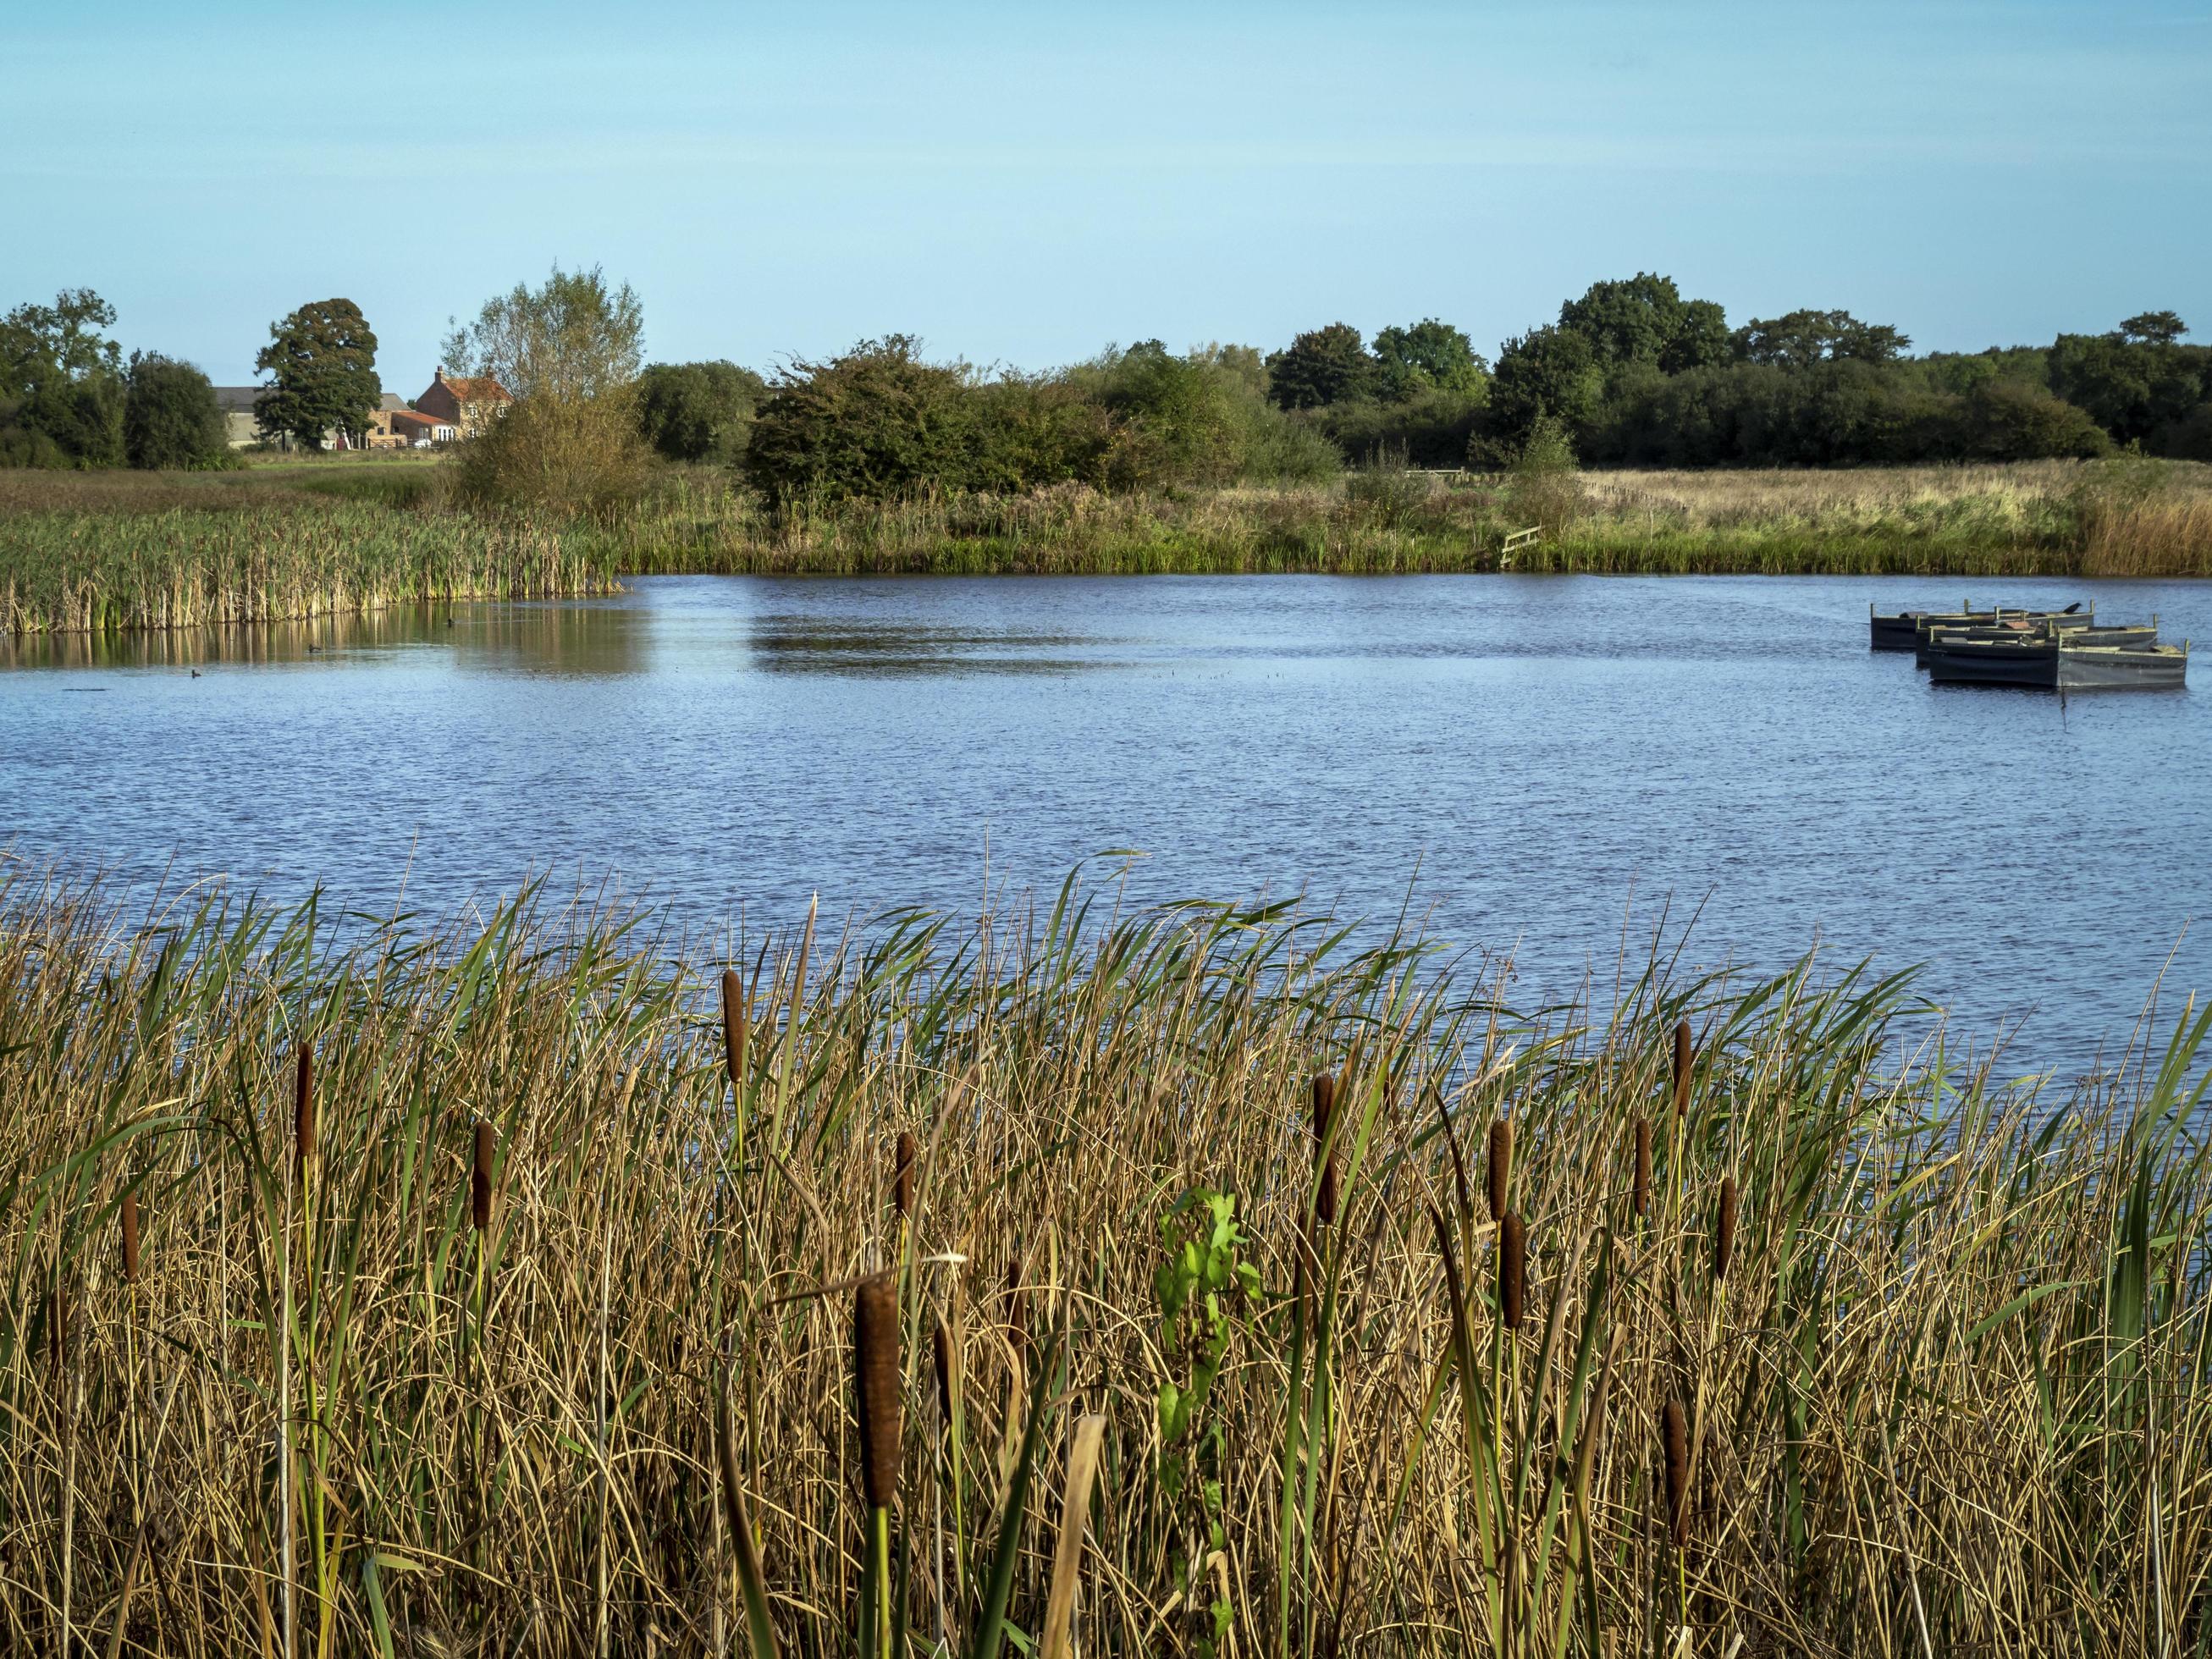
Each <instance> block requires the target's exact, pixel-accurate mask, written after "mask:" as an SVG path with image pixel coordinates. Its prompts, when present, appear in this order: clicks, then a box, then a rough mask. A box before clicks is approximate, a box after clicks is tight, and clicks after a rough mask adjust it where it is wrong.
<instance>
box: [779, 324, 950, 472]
mask: <svg viewBox="0 0 2212 1659" xmlns="http://www.w3.org/2000/svg"><path fill="white" fill-rule="evenodd" d="M970 390H971V387H970V384H969V371H968V369H967V368H966V366H965V365H959V364H942V363H931V362H924V361H923V360H922V357H921V342H919V341H918V340H916V339H915V337H913V336H912V335H909V334H890V335H886V336H884V337H883V338H882V339H880V340H862V341H861V342H860V343H858V344H857V345H855V346H854V348H853V349H851V350H850V351H848V352H846V353H844V354H843V355H842V356H837V357H833V358H831V359H830V360H829V362H811V361H809V360H807V359H805V358H794V359H793V361H792V363H791V366H790V367H789V368H786V369H784V370H783V371H782V372H781V373H780V374H777V376H776V377H775V380H774V381H773V382H771V383H770V386H769V396H768V400H767V401H766V402H765V403H763V404H762V405H761V407H760V411H759V413H758V414H757V416H755V417H754V421H753V429H752V435H751V436H750V439H749V440H748V441H747V442H746V445H745V470H746V471H747V472H748V473H749V474H750V475H751V477H752V479H753V482H754V483H756V484H757V485H758V486H759V487H760V489H761V490H762V492H763V494H765V495H768V496H769V498H770V500H771V501H775V502H776V503H777V504H778V505H780V506H781V505H784V504H787V503H789V502H792V501H799V500H813V501H837V500H842V499H843V498H845V497H847V496H853V495H859V496H881V495H898V494H901V493H902V492H904V491H908V490H912V489H920V488H924V487H929V486H934V487H937V488H939V489H969V488H971V487H973V485H974V483H975V472H976V467H975V459H976V450H977V443H976V437H977V435H976V431H975V399H974V398H971V397H970V396H969V392H970Z"/></svg>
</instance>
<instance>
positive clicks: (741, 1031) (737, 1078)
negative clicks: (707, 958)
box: [722, 968, 746, 1097]
mask: <svg viewBox="0 0 2212 1659" xmlns="http://www.w3.org/2000/svg"><path fill="white" fill-rule="evenodd" d="M745 1036H746V1032H745V987H744V981H742V980H740V979H739V978H738V970H737V969H734V968H725V969H722V1064H723V1066H724V1067H725V1068H726V1070H727V1071H728V1073H729V1074H730V1088H731V1090H732V1091H733V1093H735V1094H736V1095H738V1097H742V1096H743V1094H744V1086H745Z"/></svg>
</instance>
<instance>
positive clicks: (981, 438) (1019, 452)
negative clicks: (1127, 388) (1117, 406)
mask: <svg viewBox="0 0 2212 1659" xmlns="http://www.w3.org/2000/svg"><path fill="white" fill-rule="evenodd" d="M969 399H970V403H971V406H972V407H971V415H972V418H973V420H974V422H975V447H974V451H973V454H972V456H971V458H970V459H969V462H968V463H967V471H966V472H965V474H964V477H965V485H966V487H968V488H972V489H992V490H1000V491H1005V492H1008V493H1015V492H1019V491H1022V490H1027V489H1037V488H1039V487H1040V486H1042V485H1048V484H1054V483H1070V482H1073V483H1088V484H1103V483H1105V482H1106V473H1107V457H1108V455H1109V453H1110V452H1111V451H1112V449H1113V447H1114V440H1115V422H1114V417H1113V416H1112V415H1110V414H1109V413H1108V412H1107V410H1106V408H1105V406H1104V404H1102V403H1100V402H1099V400H1098V398H1097V396H1095V395H1094V393H1093V392H1092V391H1091V389H1090V388H1088V387H1086V386H1083V385H1080V384H1079V383H1078V382H1077V381H1076V380H1073V379H1072V378H1070V376H1069V375H1067V374H1012V373H1009V374H1001V375H1000V376H999V377H998V378H997V379H996V380H991V381H987V382H986V383H984V384H982V385H980V386H974V387H973V388H971V390H970V392H969Z"/></svg>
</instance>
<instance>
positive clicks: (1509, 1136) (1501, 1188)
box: [1490, 1117, 1513, 1225]
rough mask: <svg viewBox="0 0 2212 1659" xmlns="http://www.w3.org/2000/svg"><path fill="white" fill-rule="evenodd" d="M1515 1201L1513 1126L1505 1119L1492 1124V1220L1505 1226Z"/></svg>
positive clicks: (1494, 1120)
mask: <svg viewBox="0 0 2212 1659" xmlns="http://www.w3.org/2000/svg"><path fill="white" fill-rule="evenodd" d="M1512 1201H1513V1126H1512V1125H1511V1124H1510V1123H1508V1122H1507V1121H1505V1120H1504V1118H1502V1117H1501V1118H1493V1119H1492V1121H1491V1124H1490V1218H1491V1219H1492V1221H1495V1222H1498V1223H1499V1224H1500V1225H1503V1224H1504V1220H1505V1211H1506V1206H1508V1205H1510V1204H1511V1203H1512Z"/></svg>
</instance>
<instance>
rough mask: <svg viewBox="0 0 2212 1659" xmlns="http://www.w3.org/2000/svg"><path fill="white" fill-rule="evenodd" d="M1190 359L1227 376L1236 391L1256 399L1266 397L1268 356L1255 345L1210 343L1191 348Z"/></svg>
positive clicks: (1216, 341) (1214, 341)
mask: <svg viewBox="0 0 2212 1659" xmlns="http://www.w3.org/2000/svg"><path fill="white" fill-rule="evenodd" d="M1190 360H1191V362H1194V363H1203V364H1205V365H1206V368H1210V369H1213V370H1215V371H1216V372H1217V373H1218V374H1225V375H1226V376H1227V377H1228V378H1229V379H1230V380H1233V381H1235V382H1236V384H1237V387H1238V388H1239V390H1241V391H1243V392H1245V393H1247V394H1248V395H1249V396H1250V397H1252V398H1266V397H1267V354H1266V353H1265V352H1263V351H1261V349H1260V348H1259V347H1257V346H1248V345H1225V344H1223V343H1221V342H1220V341H1218V340H1213V341H1209V342H1208V343H1206V344H1205V345H1202V346H1194V347H1193V348H1192V349H1191V353H1190Z"/></svg>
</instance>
